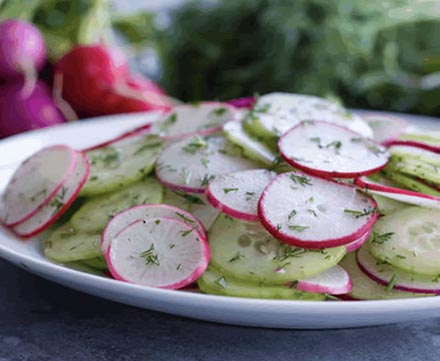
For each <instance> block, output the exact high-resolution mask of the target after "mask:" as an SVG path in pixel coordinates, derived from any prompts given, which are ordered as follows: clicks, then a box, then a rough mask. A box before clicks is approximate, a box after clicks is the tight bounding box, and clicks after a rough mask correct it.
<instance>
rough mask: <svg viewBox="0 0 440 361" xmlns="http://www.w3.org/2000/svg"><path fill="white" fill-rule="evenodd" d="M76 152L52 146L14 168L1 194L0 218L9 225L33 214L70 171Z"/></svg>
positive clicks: (46, 200) (57, 189)
mask: <svg viewBox="0 0 440 361" xmlns="http://www.w3.org/2000/svg"><path fill="white" fill-rule="evenodd" d="M76 163H77V153H76V152H75V151H74V150H73V149H72V148H70V147H68V146H64V145H55V146H52V147H48V148H45V149H42V150H40V151H39V152H37V153H35V154H34V155H32V156H31V157H30V158H28V159H27V160H25V161H24V162H23V163H22V164H21V165H20V167H19V168H18V169H17V170H16V171H15V173H14V175H13V176H12V178H11V180H10V181H9V184H8V186H7V187H6V190H5V192H4V195H3V202H2V207H1V211H0V212H1V215H0V219H1V220H2V222H3V224H4V225H6V226H8V227H11V226H15V225H17V224H19V223H21V222H24V221H26V220H28V219H29V218H31V217H32V216H34V215H35V213H36V212H38V210H39V209H41V207H43V206H45V205H46V204H47V203H48V202H49V200H50V199H51V198H52V197H53V196H54V195H55V194H56V193H57V192H58V191H59V190H60V189H61V187H62V186H63V184H64V183H65V182H66V180H67V178H68V177H69V176H70V175H71V173H72V172H73V170H74V168H75V165H76Z"/></svg>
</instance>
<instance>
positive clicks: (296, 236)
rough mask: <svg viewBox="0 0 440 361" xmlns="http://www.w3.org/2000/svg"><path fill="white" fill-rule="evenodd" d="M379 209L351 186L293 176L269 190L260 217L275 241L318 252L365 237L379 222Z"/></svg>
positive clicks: (286, 176)
mask: <svg viewBox="0 0 440 361" xmlns="http://www.w3.org/2000/svg"><path fill="white" fill-rule="evenodd" d="M376 207H377V206H376V202H375V201H374V200H373V199H372V198H370V197H369V196H366V195H364V194H362V193H361V192H358V191H357V190H356V188H354V187H352V186H350V185H346V184H341V183H336V182H334V181H330V180H326V179H322V178H318V177H313V176H308V175H304V174H302V173H299V172H290V173H283V174H280V175H278V176H277V177H276V178H275V179H274V180H273V181H272V182H271V183H270V184H269V185H268V186H267V187H266V189H265V190H264V192H263V194H262V196H261V198H260V202H259V205H258V208H259V209H258V213H259V216H260V220H261V222H262V224H263V225H264V227H265V228H266V229H267V230H268V231H269V232H270V233H271V234H272V235H273V236H274V237H275V238H277V239H279V240H282V241H283V242H286V243H288V244H291V245H295V246H298V247H304V248H314V249H317V248H322V247H335V246H340V245H345V244H348V243H350V242H352V241H354V240H356V239H358V238H359V237H361V236H362V235H363V234H365V232H367V231H368V230H369V229H371V227H372V225H373V224H374V222H375V221H376V219H377V216H378V212H377V208H376Z"/></svg>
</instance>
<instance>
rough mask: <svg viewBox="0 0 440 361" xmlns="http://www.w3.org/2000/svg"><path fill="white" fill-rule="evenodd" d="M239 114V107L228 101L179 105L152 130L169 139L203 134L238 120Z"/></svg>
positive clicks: (165, 115)
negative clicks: (236, 107) (227, 102)
mask: <svg viewBox="0 0 440 361" xmlns="http://www.w3.org/2000/svg"><path fill="white" fill-rule="evenodd" d="M238 114H239V112H238V110H237V109H235V108H234V107H233V106H231V105H229V104H226V103H218V102H204V103H200V104H197V105H178V106H176V107H174V108H173V109H172V110H171V111H170V112H168V113H166V114H164V115H163V116H162V117H161V119H159V120H158V121H157V122H156V123H155V124H154V125H153V126H152V127H151V132H152V133H154V134H158V135H161V136H162V137H163V139H169V140H176V139H183V138H186V137H190V136H194V135H199V136H202V135H206V134H211V133H213V132H216V131H219V130H221V127H222V126H223V124H225V123H227V122H228V121H230V120H237V119H238Z"/></svg>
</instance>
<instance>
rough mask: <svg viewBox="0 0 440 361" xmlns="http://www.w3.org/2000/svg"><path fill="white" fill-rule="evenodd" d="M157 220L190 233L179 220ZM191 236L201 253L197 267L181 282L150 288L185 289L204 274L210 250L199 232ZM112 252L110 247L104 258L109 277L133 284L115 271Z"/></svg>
mask: <svg viewBox="0 0 440 361" xmlns="http://www.w3.org/2000/svg"><path fill="white" fill-rule="evenodd" d="M157 220H160V221H161V222H162V221H171V222H175V223H176V224H179V225H180V226H181V227H182V229H185V230H187V231H191V229H192V228H191V227H189V226H188V225H187V224H185V223H183V222H181V221H179V220H176V219H170V218H166V217H164V218H158V219H157ZM157 220H156V221H157ZM151 222H155V220H151ZM142 223H144V224H145V221H143V220H140V221H138V222H135V223H133V224H132V225H130V226H131V227H135V226H137V225H139V224H142ZM156 224H157V223H156ZM128 231H130V229H129V227H127V228H126V229H125V230H124V231H123V232H121V233H120V234H119V235H118V237H121V236H123V233H124V232H128ZM192 234H195V235H196V237H197V238H198V244H199V245H200V248H201V253H202V257H201V259H200V260H199V263H198V264H197V267H196V268H195V269H194V270H192V272H191V274H190V275H189V276H188V277H186V278H184V279H182V280H179V281H177V282H174V283H171V284H166V285H161V286H150V287H157V288H162V289H173V290H178V289H182V288H184V287H187V286H188V285H191V284H192V283H194V282H195V281H196V280H197V279H198V278H199V277H200V276H201V275H202V274H203V272H205V270H206V269H207V268H208V264H209V260H210V250H209V246H208V242H207V240H206V238H205V237H204V236H203V235H202V234H201V233H199V231H197V230H196V229H192ZM112 251H113V246H112V245H111V246H110V247H109V249H108V252H107V253H106V254H105V258H106V261H107V265H108V267H109V271H110V273H111V275H112V276H113V278H115V279H116V280H119V281H123V282H127V283H133V282H130V280H127V279H126V278H125V277H124V276H122V275H121V274H120V272H119V271H118V270H117V269H116V267H115V265H114V255H113V253H112ZM144 286H146V287H148V286H149V285H144Z"/></svg>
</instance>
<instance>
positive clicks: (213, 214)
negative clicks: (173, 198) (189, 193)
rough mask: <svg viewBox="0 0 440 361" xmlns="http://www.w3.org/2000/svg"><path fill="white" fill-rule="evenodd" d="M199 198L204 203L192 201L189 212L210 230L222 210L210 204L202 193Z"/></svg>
mask: <svg viewBox="0 0 440 361" xmlns="http://www.w3.org/2000/svg"><path fill="white" fill-rule="evenodd" d="M198 198H199V199H200V200H201V202H202V203H192V204H191V206H190V207H189V212H190V213H191V214H192V215H193V216H194V217H196V218H197V219H198V220H199V221H200V222H202V224H203V226H204V227H205V229H206V230H207V231H209V229H210V228H211V227H212V225H213V223H214V222H215V220H216V219H217V217H218V215H219V214H220V212H219V210H218V209H217V208H214V207H213V206H211V205H210V204H209V202H208V201H207V200H206V197H205V196H203V195H201V196H199V197H198Z"/></svg>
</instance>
